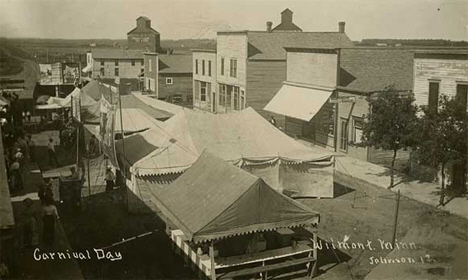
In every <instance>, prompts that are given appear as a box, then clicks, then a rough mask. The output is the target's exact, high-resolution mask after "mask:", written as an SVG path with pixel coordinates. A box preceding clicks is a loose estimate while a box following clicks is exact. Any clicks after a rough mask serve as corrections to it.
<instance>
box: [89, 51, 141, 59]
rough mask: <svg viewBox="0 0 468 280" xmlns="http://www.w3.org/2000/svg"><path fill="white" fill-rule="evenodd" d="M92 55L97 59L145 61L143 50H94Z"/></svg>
mask: <svg viewBox="0 0 468 280" xmlns="http://www.w3.org/2000/svg"><path fill="white" fill-rule="evenodd" d="M91 53H92V55H93V58H96V59H143V51H142V50H124V49H92V50H91Z"/></svg>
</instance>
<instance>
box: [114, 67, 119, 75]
mask: <svg viewBox="0 0 468 280" xmlns="http://www.w3.org/2000/svg"><path fill="white" fill-rule="evenodd" d="M114 76H116V77H118V76H119V68H115V69H114Z"/></svg>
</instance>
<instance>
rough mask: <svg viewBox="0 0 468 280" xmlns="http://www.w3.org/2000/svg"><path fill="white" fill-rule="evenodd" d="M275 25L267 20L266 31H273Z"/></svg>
mask: <svg viewBox="0 0 468 280" xmlns="http://www.w3.org/2000/svg"><path fill="white" fill-rule="evenodd" d="M272 26H273V22H271V21H267V22H266V31H267V32H271V27H272Z"/></svg>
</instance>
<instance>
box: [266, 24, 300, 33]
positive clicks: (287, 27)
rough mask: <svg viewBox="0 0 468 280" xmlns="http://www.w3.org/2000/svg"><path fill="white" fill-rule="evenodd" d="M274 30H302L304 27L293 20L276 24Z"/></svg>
mask: <svg viewBox="0 0 468 280" xmlns="http://www.w3.org/2000/svg"><path fill="white" fill-rule="evenodd" d="M272 31H302V29H301V28H300V27H299V26H297V25H295V24H294V23H292V22H282V23H280V24H278V25H277V26H275V28H273V29H272Z"/></svg>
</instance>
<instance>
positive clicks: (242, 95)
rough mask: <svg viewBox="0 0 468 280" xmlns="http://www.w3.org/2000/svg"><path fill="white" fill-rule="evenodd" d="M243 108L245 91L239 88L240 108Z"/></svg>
mask: <svg viewBox="0 0 468 280" xmlns="http://www.w3.org/2000/svg"><path fill="white" fill-rule="evenodd" d="M244 108H245V91H243V90H241V93H240V109H241V110H244Z"/></svg>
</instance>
